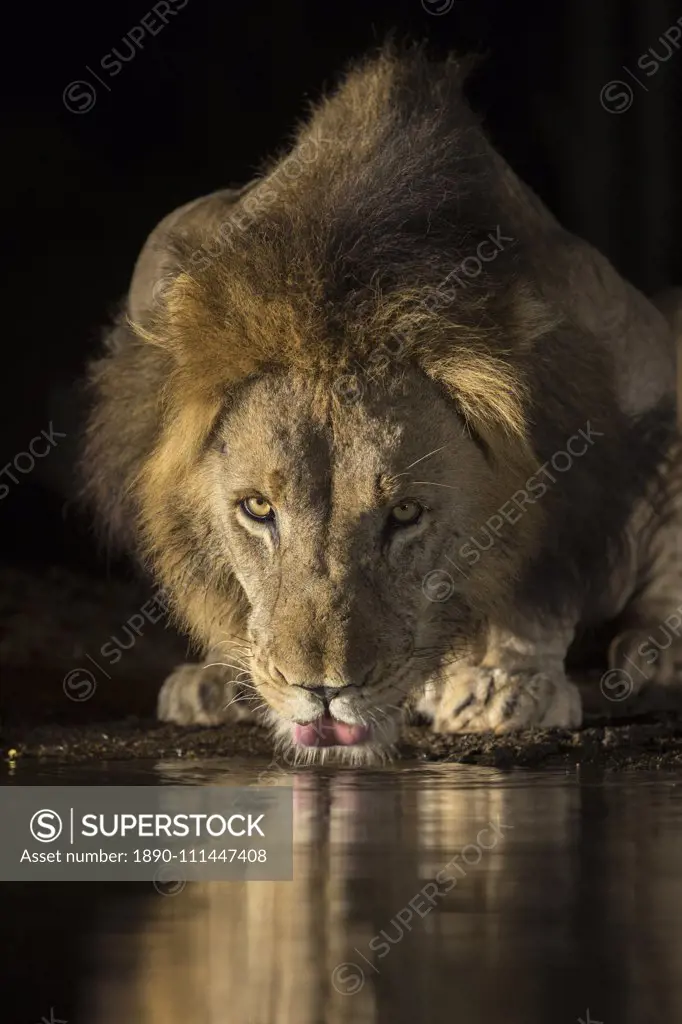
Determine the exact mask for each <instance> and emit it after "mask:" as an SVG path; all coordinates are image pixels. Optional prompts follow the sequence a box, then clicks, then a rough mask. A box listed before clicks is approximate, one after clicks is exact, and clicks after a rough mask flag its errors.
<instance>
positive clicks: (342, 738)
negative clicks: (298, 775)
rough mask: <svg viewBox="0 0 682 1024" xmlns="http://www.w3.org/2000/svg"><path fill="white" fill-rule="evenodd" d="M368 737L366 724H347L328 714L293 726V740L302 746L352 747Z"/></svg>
mask: <svg viewBox="0 0 682 1024" xmlns="http://www.w3.org/2000/svg"><path fill="white" fill-rule="evenodd" d="M368 738H369V727H368V726H366V725H347V724H346V722H338V721H337V720H336V719H335V718H332V717H331V716H330V715H324V716H323V717H322V718H318V719H317V721H315V722H307V723H306V724H305V725H296V726H294V741H295V742H296V743H298V744H300V746H302V747H352V746H354V745H355V744H357V743H364V742H365V740H367V739H368Z"/></svg>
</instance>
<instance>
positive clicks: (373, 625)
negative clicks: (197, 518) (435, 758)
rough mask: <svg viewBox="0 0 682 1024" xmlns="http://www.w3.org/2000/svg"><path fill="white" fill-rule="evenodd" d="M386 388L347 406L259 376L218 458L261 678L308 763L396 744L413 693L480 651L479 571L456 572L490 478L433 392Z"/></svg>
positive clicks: (321, 390) (222, 505)
mask: <svg viewBox="0 0 682 1024" xmlns="http://www.w3.org/2000/svg"><path fill="white" fill-rule="evenodd" d="M389 387H390V390H387V386H386V385H382V387H381V389H379V388H378V387H376V388H373V387H372V386H371V385H370V384H369V382H368V381H365V382H364V390H363V393H362V394H361V395H360V396H359V397H357V399H356V400H353V401H350V402H349V401H347V400H346V401H344V400H343V398H341V399H339V397H338V395H337V394H335V393H334V388H333V386H332V387H329V388H327V387H322V386H320V385H318V386H314V385H313V384H311V382H310V381H309V380H306V379H305V378H304V377H298V376H296V375H295V374H293V373H289V374H287V375H281V376H274V375H273V376H265V377H262V378H261V379H260V380H258V381H256V382H255V383H252V384H250V385H248V386H247V388H246V390H245V391H244V392H243V393H242V395H241V398H240V399H239V400H238V401H237V403H236V405H235V407H234V408H233V409H232V411H231V412H230V414H229V415H228V417H227V419H226V421H225V422H224V423H223V424H222V425H221V427H220V430H219V432H218V436H217V438H216V444H215V445H214V447H213V449H212V451H211V453H210V455H209V464H208V466H207V470H208V471H207V473H206V478H207V480H208V481H209V483H208V484H207V486H208V487H209V488H210V503H211V509H212V518H213V529H214V530H215V531H216V533H217V534H218V535H219V536H220V538H221V541H220V542H221V544H222V546H223V551H224V557H225V560H226V563H228V564H229V565H230V566H231V568H232V570H233V572H234V574H235V575H236V577H237V579H238V581H239V583H240V584H241V587H242V588H243V591H244V593H245V595H246V598H247V600H248V604H249V606H250V613H249V618H248V626H247V628H248V639H249V642H250V645H251V665H250V674H251V677H252V679H253V682H254V684H255V685H256V687H257V688H258V691H259V693H260V694H261V695H262V697H263V698H264V699H265V701H266V702H267V705H268V707H269V708H270V709H271V710H272V712H274V719H275V721H276V722H277V724H278V726H279V731H280V733H281V734H283V735H285V736H288V737H289V738H291V740H293V742H294V743H296V744H298V745H300V746H301V747H306V748H309V749H311V750H316V749H319V748H328V747H330V746H336V747H347V748H352V749H351V754H352V755H353V756H355V754H359V751H358V750H357V748H359V747H363V748H365V751H366V752H369V750H370V749H372V748H374V747H377V746H385V745H386V743H387V742H391V741H392V740H393V738H394V733H395V730H396V725H397V722H398V720H399V718H400V715H401V708H402V706H403V704H404V702H405V700H406V698H407V696H408V694H409V693H410V692H411V691H413V690H414V689H415V687H417V686H418V684H420V683H422V682H424V681H425V680H426V679H427V678H428V677H429V675H432V674H433V672H434V670H435V669H436V668H437V666H438V664H439V661H440V659H441V657H442V655H443V653H444V652H447V654H448V656H449V657H452V655H453V650H454V651H455V652H456V651H457V650H458V648H461V647H462V645H464V644H466V643H467V642H469V641H470V640H471V633H472V628H473V623H472V621H471V610H470V608H469V601H468V598H467V587H468V583H469V578H470V577H469V573H468V571H467V568H468V567H467V564H466V562H462V563H461V565H459V566H455V567H453V565H452V564H451V561H449V559H452V558H453V556H454V555H455V554H456V551H457V548H458V547H459V545H460V543H461V541H462V540H463V539H465V538H466V537H467V536H469V534H470V533H471V532H472V530H473V528H474V527H475V526H476V525H477V524H478V523H480V522H481V521H482V519H481V516H482V515H484V513H483V512H482V509H485V508H488V507H490V501H491V500H492V497H491V484H492V478H493V476H494V474H493V473H492V471H491V468H490V466H489V465H488V462H487V459H486V456H485V454H484V452H483V451H482V450H481V449H480V448H479V446H478V445H477V444H476V443H475V441H473V440H472V439H471V437H470V436H469V435H468V433H467V431H466V430H464V429H463V424H462V421H461V420H460V418H459V416H458V414H457V412H456V409H455V407H454V405H453V404H452V403H450V402H448V401H447V400H446V399H445V397H444V396H443V395H442V394H441V392H440V391H439V389H438V388H437V386H436V385H435V384H433V383H432V382H431V381H429V380H428V379H427V378H426V377H425V376H424V375H422V374H420V373H418V372H417V371H416V370H414V371H413V370H408V371H406V372H405V373H404V374H402V375H401V377H400V378H399V379H396V380H395V381H394V382H393V383H391V384H390V385H389ZM434 571H436V576H435V577H434V575H433V574H434ZM438 572H440V573H442V578H440V579H439V577H438ZM444 580H452V586H447V585H446V587H445V592H443V587H442V583H443V581H444ZM450 590H452V593H450V592H449V591H450ZM434 598H435V599H434ZM444 598H446V600H444Z"/></svg>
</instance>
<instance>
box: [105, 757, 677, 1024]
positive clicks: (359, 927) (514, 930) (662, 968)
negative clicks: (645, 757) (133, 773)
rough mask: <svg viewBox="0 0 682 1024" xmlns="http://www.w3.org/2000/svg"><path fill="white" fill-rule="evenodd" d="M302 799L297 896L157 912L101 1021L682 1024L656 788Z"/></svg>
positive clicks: (108, 991) (330, 784) (331, 790)
mask: <svg viewBox="0 0 682 1024" xmlns="http://www.w3.org/2000/svg"><path fill="white" fill-rule="evenodd" d="M230 781H235V780H234V779H231V780H230ZM292 783H293V785H294V797H295V820H296V851H295V881H293V882H291V883H282V882H277V883H275V882H272V883H268V882H261V883H256V882H252V883H221V884H205V885H200V884H194V885H191V886H188V887H187V888H186V889H185V890H184V891H183V892H182V893H181V894H180V895H179V896H177V897H172V898H171V897H161V896H156V895H154V897H153V898H149V900H148V901H147V903H146V905H145V908H144V911H145V914H146V916H145V917H144V920H143V922H142V924H141V925H140V927H139V930H138V932H137V934H136V935H135V938H134V940H133V941H132V943H126V945H125V946H123V944H122V943H121V939H120V936H113V937H112V938H110V939H109V941H108V943H107V946H106V948H104V949H102V950H101V951H100V954H99V962H100V964H101V974H100V976H99V977H98V978H97V979H96V982H95V984H94V986H93V991H92V1007H91V1013H92V1016H91V1018H90V1019H92V1020H94V1021H96V1022H97V1024H114V1022H115V1024H120V1022H122V1021H135V1022H140V1024H173V1022H176V1021H177V1022H178V1024H179V1022H181V1021H182V1022H183V1024H185V1022H187V1021H192V1022H194V1021H197V1022H202V1024H203V1022H206V1024H214V1022H215V1024H218V1022H220V1024H222V1022H226V1024H227V1022H229V1024H319V1022H329V1024H345V1022H353V1024H364V1022H367V1024H370V1022H371V1024H375V1022H376V1024H379V1022H382V1021H384V1020H386V1021H388V1020H390V1021H392V1022H396V1021H403V1020H404V1021H410V1022H415V1021H422V1020H424V1021H429V1022H431V1021H448V1022H450V1021H452V1020H454V1019H460V1020H463V1021H471V1022H479V1021H486V1022H487V1021H490V1022H498V1021H499V1022H503V1021H504V1022H505V1024H506V1022H510V1024H516V1022H518V1024H535V1022H538V1024H540V1022H545V1021H554V1020H558V1019H564V1018H565V1019H566V1020H576V1019H577V1018H578V1016H579V1015H581V1014H583V1016H584V1011H585V1008H586V1007H587V1006H590V1007H592V1011H593V1014H594V1015H596V1017H597V1019H600V1020H604V1021H612V1020H613V1021H615V1020H618V1021H619V1024H626V1022H627V1021H640V1020H644V1019H654V1017H653V1016H650V1014H649V1011H652V1007H654V1006H655V1007H656V1012H657V1013H660V1014H662V1015H663V1016H662V1018H661V1019H666V1020H673V1019H682V988H681V985H680V982H679V981H678V972H677V964H678V963H679V957H680V954H682V941H681V940H680V937H679V930H678V928H677V919H678V917H679V913H680V910H682V898H681V896H682V894H681V891H680V882H679V880H678V866H679V863H680V859H679V853H680V852H681V851H680V838H679V836H680V825H682V820H680V814H679V810H678V811H676V815H675V819H674V823H675V827H674V828H673V829H672V832H671V833H670V834H669V835H666V838H665V841H658V842H657V840H656V837H655V834H654V827H653V824H652V823H653V822H654V821H655V820H657V819H656V815H657V814H658V813H659V812H660V806H658V807H655V806H654V805H653V804H652V802H651V801H650V800H649V795H650V793H651V791H650V790H649V789H648V788H647V787H646V786H639V787H635V788H634V789H632V788H629V789H628V790H627V799H626V798H625V796H624V794H625V793H626V790H625V788H620V787H619V786H617V785H615V784H613V783H609V782H608V781H607V782H606V783H599V784H595V785H592V786H590V785H577V784H575V783H574V781H573V780H566V779H565V778H563V777H562V776H561V775H555V776H547V777H544V778H541V777H530V778H528V777H523V776H519V775H518V774H515V775H511V776H510V775H504V774H503V773H500V772H497V771H493V770H485V769H477V770H475V771H473V770H471V771H470V770H468V769H466V768H458V767H456V766H448V767H446V768H442V769H437V770H434V771H415V772H402V773H400V774H397V773H393V772H386V773H367V772H361V773H356V772H352V771H345V772H340V773H337V774H333V775H332V774H320V773H318V772H303V773H299V774H295V775H292V776H288V777H287V776H282V777H281V778H279V779H277V781H276V783H275V784H284V785H287V784H292ZM657 792H659V791H657ZM674 793H675V791H674V790H673V789H671V790H670V798H671V799H674ZM661 799H667V798H666V797H665V791H664V796H663V797H660V795H659V797H658V801H659V803H660V800H661ZM671 808H672V805H670V806H669V807H668V808H667V812H669V811H670V810H671ZM597 1009H598V1010H599V1013H598V1014H597V1013H596V1011H597ZM652 1012H653V1011H652Z"/></svg>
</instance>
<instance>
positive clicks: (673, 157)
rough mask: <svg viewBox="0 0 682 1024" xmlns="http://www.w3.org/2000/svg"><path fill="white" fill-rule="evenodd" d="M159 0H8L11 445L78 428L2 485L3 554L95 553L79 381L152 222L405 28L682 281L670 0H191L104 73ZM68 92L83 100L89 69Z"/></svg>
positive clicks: (596, 233)
mask: <svg viewBox="0 0 682 1024" xmlns="http://www.w3.org/2000/svg"><path fill="white" fill-rule="evenodd" d="M181 2H182V0H179V2H178V4H177V5H176V7H177V6H179V4H180V3H181ZM152 6H153V3H152V2H150V0H135V2H117V3H115V4H113V3H112V4H108V5H93V4H90V5H88V6H86V5H85V4H72V5H54V6H50V7H47V6H45V7H44V8H41V7H29V6H28V5H27V6H26V8H25V9H23V10H22V9H21V8H20V7H19V6H15V7H14V10H13V15H12V17H13V21H12V24H11V25H10V24H9V22H8V21H7V23H6V24H5V33H4V37H5V42H4V50H5V53H4V58H3V65H4V72H5V74H6V75H7V85H6V86H5V89H4V96H5V115H4V118H3V123H4V127H3V133H2V141H3V153H4V156H3V166H4V171H5V175H6V185H5V188H4V190H3V193H2V195H3V211H2V217H3V227H4V229H5V255H6V266H5V270H4V285H5V296H4V299H3V312H2V316H3V339H2V346H3V347H2V355H3V364H2V365H3V366H4V377H5V379H4V382H3V383H4V387H3V389H2V403H1V405H2V415H3V430H2V435H1V436H0V442H1V445H0V447H1V451H0V466H5V465H6V464H7V463H8V462H12V460H13V459H14V457H15V455H16V454H17V453H18V452H22V451H25V450H26V448H27V445H28V442H29V441H30V439H31V438H32V437H34V436H36V435H37V434H39V433H40V431H41V430H42V429H47V428H48V425H49V423H50V421H52V423H53V425H54V427H55V428H56V429H57V430H59V431H61V432H66V433H67V434H68V437H67V438H66V439H65V440H63V441H60V443H59V445H58V447H57V448H55V449H53V451H52V452H51V454H50V455H49V456H48V457H46V458H45V459H43V460H40V461H39V462H38V463H37V464H36V468H35V470H34V471H33V472H32V473H30V474H27V475H24V476H22V475H18V474H17V476H18V479H19V483H18V484H17V485H11V487H10V492H9V494H7V495H6V496H5V497H4V498H3V499H2V500H1V501H0V545H1V550H0V556H2V557H3V559H4V560H5V561H11V562H24V563H26V562H29V561H31V562H33V563H37V564H46V563H50V562H60V561H61V562H70V563H72V564H73V563H79V564H80V565H81V566H88V567H93V566H96V565H97V564H98V563H97V561H96V556H95V547H94V544H93V537H94V531H93V529H92V527H91V526H90V525H89V524H88V522H87V520H86V519H82V518H81V516H80V515H79V513H78V512H77V509H76V505H75V503H74V501H73V498H72V497H71V496H70V486H71V485H70V483H69V473H70V468H71V467H70V464H71V461H72V458H73V452H74V450H75V446H76V444H77V440H78V429H79V425H78V424H79V421H78V415H77V406H76V400H75V397H74V394H75V393H74V391H73V387H72V385H73V382H74V380H77V379H78V377H79V376H80V375H81V374H82V372H83V368H84V365H85V363H86V361H87V359H88V358H89V357H90V356H91V355H92V354H93V353H94V352H95V351H96V348H97V345H98V342H99V335H100V331H101V328H102V325H103V324H105V323H106V321H107V318H108V317H109V316H110V315H111V311H112V309H113V308H114V306H115V305H116V303H117V302H118V301H119V299H120V297H121V295H122V294H123V293H124V291H125V289H126V287H127V283H128V280H129V276H130V272H131V269H132V265H133V261H134V259H135V256H136V254H137V252H138V250H139V248H140V246H141V244H142V243H143V241H144V239H145V237H146V235H147V234H148V232H149V231H150V230H151V228H152V227H153V226H154V224H155V223H156V222H157V221H158V220H159V219H160V218H161V217H162V216H163V215H164V214H165V213H167V212H168V211H169V210H170V209H172V208H173V207H175V206H177V205H178V204H180V203H182V202H185V201H187V200H189V199H191V198H194V197H195V196H197V195H200V194H202V193H205V192H209V191H211V190H213V189H216V188H219V187H222V186H225V185H228V184H236V183H240V182H244V181H246V180H248V179H249V177H250V176H251V175H252V174H253V172H254V170H255V169H257V168H258V167H259V165H260V163H261V161H262V160H263V158H264V157H266V156H267V155H269V154H270V153H271V152H272V151H273V149H277V148H279V147H280V146H281V145H282V144H283V143H284V142H285V140H286V138H287V134H288V133H289V132H290V130H291V128H292V126H293V125H294V124H295V122H296V120H297V119H298V118H300V117H301V116H302V115H303V114H304V113H305V110H306V105H307V104H308V103H309V102H310V101H311V100H313V99H315V97H317V96H318V95H319V93H320V90H321V89H322V88H324V87H325V86H331V85H333V83H334V81H335V79H336V77H337V75H338V73H339V72H340V71H341V70H342V69H343V67H344V65H345V64H346V62H347V61H348V60H349V59H351V58H353V57H355V56H358V55H360V54H362V53H363V52H365V51H366V50H367V49H368V48H371V47H374V46H376V45H378V43H380V42H381V40H382V39H383V38H384V37H385V36H386V34H387V32H388V31H389V30H391V29H394V30H396V32H397V35H398V38H413V39H423V38H427V39H428V40H429V41H430V43H431V46H432V49H433V52H434V54H435V55H441V54H444V53H446V52H447V51H448V50H449V49H452V48H455V49H458V50H461V51H465V52H467V51H472V50H474V51H476V52H478V53H481V54H483V55H484V57H485V60H484V62H483V64H482V66H481V68H480V70H479V71H478V72H477V74H476V76H475V78H474V79H473V81H472V83H471V89H470V95H471V99H472V102H473V103H474V105H475V106H476V108H477V109H478V110H479V111H480V112H481V114H482V115H483V117H484V121H485V124H486V126H487V129H488V131H489V133H490V135H491V136H492V138H493V140H494V141H495V143H496V144H497V146H498V147H499V148H500V149H501V151H502V152H503V154H504V155H505V157H506V158H507V159H508V160H509V161H510V162H511V164H512V165H513V166H514V168H515V169H516V170H517V171H518V172H519V173H520V174H521V175H522V176H523V177H524V178H525V179H526V180H527V181H528V182H529V183H530V184H531V185H532V186H533V187H534V188H535V189H536V190H537V191H538V192H539V194H540V195H541V196H542V198H543V199H544V200H545V201H546V202H547V203H548V204H549V205H550V207H551V208H552V209H553V210H554V211H555V213H556V214H557V215H558V216H559V217H560V219H561V220H562V221H563V222H564V223H565V224H566V226H568V227H569V228H571V229H572V230H574V231H576V232H577V233H579V234H582V235H583V236H585V237H587V238H588V239H589V240H590V241H592V242H593V243H594V244H596V245H597V246H599V247H600V248H601V249H602V250H603V251H605V252H606V254H607V255H608V256H609V257H610V258H611V260H612V261H613V262H614V263H615V265H616V266H617V267H618V269H619V270H620V271H621V272H622V273H624V274H625V275H626V276H628V277H629V278H630V279H631V280H633V281H634V282H635V283H636V284H637V285H638V286H639V287H641V288H642V289H644V290H645V291H647V292H652V291H655V290H658V289H659V288H662V287H664V286H666V285H669V284H673V283H682V246H681V245H680V229H681V228H682V211H681V204H680V198H679V195H680V184H681V183H682V175H681V174H680V170H681V157H680V149H681V146H680V136H681V135H682V116H681V115H682V98H681V94H680V83H681V82H682V49H681V50H673V51H672V53H671V54H670V56H669V57H668V59H667V60H666V61H665V62H662V61H661V63H660V67H659V69H658V71H657V72H656V73H655V74H654V75H651V76H650V77H647V76H646V75H645V74H644V72H643V71H642V70H640V68H638V65H637V61H638V59H639V58H640V57H641V56H642V55H644V54H646V52H647V50H649V48H650V47H651V48H653V49H654V51H655V52H656V54H657V55H658V56H659V57H665V56H667V55H668V51H667V49H666V46H665V44H664V43H663V44H662V43H661V41H660V36H661V35H662V34H663V33H664V32H665V31H666V30H667V29H669V28H670V26H671V25H673V24H674V23H675V21H676V19H677V18H682V8H680V7H679V6H678V5H677V4H676V3H672V2H669V0H553V2H551V3H544V4H537V5H536V4H529V3H516V4H514V3H511V2H509V0H423V2H420V0H392V2H389V3H374V2H371V0H365V2H360V0H357V2H351V0H344V2H343V3H341V2H338V0H326V2H308V3H306V2H293V0H279V2H272V3H264V2H253V0H250V2H248V3H240V4H234V3H230V2H221V3H218V2H211V0H187V3H186V5H185V6H184V8H183V9H182V10H176V13H175V14H174V15H173V16H171V17H169V18H168V24H167V25H166V26H165V27H164V28H163V29H162V30H161V31H160V32H159V33H158V35H156V36H155V37H154V36H152V35H151V34H147V35H146V36H145V38H144V39H143V40H142V42H141V44H140V49H139V50H138V51H137V52H136V53H135V55H134V57H133V59H131V60H129V61H128V62H127V63H124V64H123V66H122V68H121V70H120V71H119V73H118V74H116V75H115V76H111V73H109V74H107V72H106V71H105V70H103V68H102V66H101V63H100V62H101V61H103V60H105V58H106V55H107V54H113V51H114V49H115V48H117V49H118V50H119V53H122V54H124V55H126V56H127V55H129V48H128V45H127V43H126V42H125V41H124V38H123V37H124V36H125V35H126V33H128V32H130V30H131V29H133V28H134V27H135V26H138V25H140V23H141V19H142V18H143V16H144V15H145V14H146V13H147V12H148V11H149V10H150V9H151V7H152ZM441 9H443V11H442V13H438V12H439V11H440V10H441ZM3 17H5V18H6V19H8V18H9V15H8V14H5V15H3ZM156 24H160V23H159V22H158V21H157V22H156ZM680 24H682V21H681V22H680ZM113 59H114V58H113V57H112V58H111V59H110V60H109V61H107V60H105V64H106V63H109V64H110V65H111V60H113ZM624 66H625V68H624ZM88 67H89V68H90V69H92V71H89V70H88ZM649 68H650V64H649ZM625 69H627V70H625ZM92 72H95V73H96V74H97V75H98V76H99V77H100V78H101V79H102V82H99V81H98V80H97V78H95V77H94V76H93V73H92ZM631 72H632V73H633V74H635V75H636V76H637V77H638V79H639V82H640V83H641V84H638V83H637V82H636V81H635V80H634V79H633V78H632V77H631V75H630V73H631ZM614 79H620V80H621V81H623V82H625V83H627V84H628V86H629V87H631V90H632V93H631V99H632V102H631V104H630V106H629V108H628V109H627V110H623V111H621V112H614V111H610V110H608V109H605V105H604V103H603V102H601V100H600V94H601V91H602V89H603V87H604V86H606V85H607V83H609V82H611V81H613V80H614ZM77 80H83V81H85V82H87V83H88V87H94V89H95V92H94V94H91V100H92V99H94V105H93V106H92V108H91V109H87V110H84V111H83V112H75V111H73V110H71V111H70V110H69V109H68V108H67V105H66V104H65V101H64V95H65V90H67V89H68V87H69V85H70V83H73V82H75V81H77ZM617 88H618V96H621V95H622V94H623V90H622V87H620V86H619V87H617ZM66 95H67V100H68V97H69V96H71V97H72V100H71V103H72V106H74V107H75V108H76V110H80V109H81V108H82V107H84V106H86V102H85V100H84V98H83V97H84V95H85V93H84V89H83V87H79V88H78V89H76V90H74V92H72V93H68V92H67V93H66ZM613 95H614V93H608V95H607V99H606V105H607V106H608V103H609V99H608V97H609V96H613ZM618 96H616V98H615V100H613V101H612V102H613V103H614V104H615V105H618V104H619V103H620V102H622V101H620V100H619V99H618ZM85 99H87V97H86V98H85ZM2 480H3V481H4V482H8V481H7V477H6V476H3V477H2Z"/></svg>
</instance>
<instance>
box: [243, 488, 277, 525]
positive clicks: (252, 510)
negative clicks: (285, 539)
mask: <svg viewBox="0 0 682 1024" xmlns="http://www.w3.org/2000/svg"><path fill="white" fill-rule="evenodd" d="M239 505H240V507H241V509H242V511H243V512H245V513H246V515H247V516H249V517H250V518H251V519H257V520H258V521H259V522H261V523H265V522H269V521H270V520H271V519H274V518H275V510H274V508H273V507H272V505H271V504H270V502H269V501H266V500H265V498H261V497H259V496H258V495H254V496H253V497H251V498H243V499H242V500H241V501H240V502H239Z"/></svg>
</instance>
